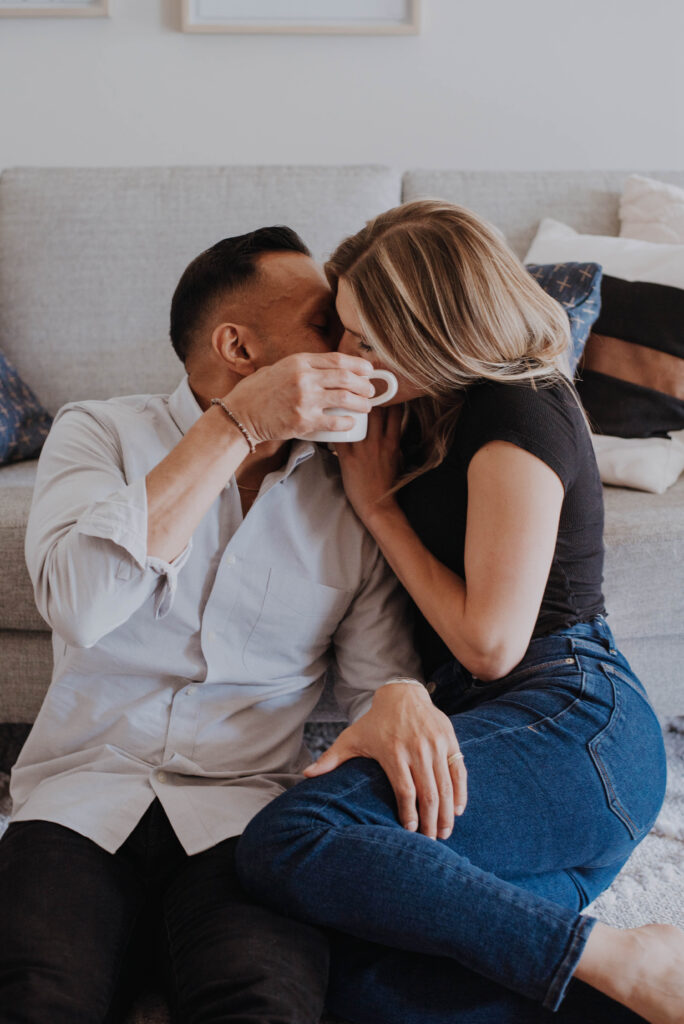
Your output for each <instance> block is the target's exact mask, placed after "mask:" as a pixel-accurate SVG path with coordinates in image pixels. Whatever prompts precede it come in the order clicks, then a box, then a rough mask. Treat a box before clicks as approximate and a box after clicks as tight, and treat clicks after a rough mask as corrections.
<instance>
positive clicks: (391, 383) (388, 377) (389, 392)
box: [369, 370, 399, 405]
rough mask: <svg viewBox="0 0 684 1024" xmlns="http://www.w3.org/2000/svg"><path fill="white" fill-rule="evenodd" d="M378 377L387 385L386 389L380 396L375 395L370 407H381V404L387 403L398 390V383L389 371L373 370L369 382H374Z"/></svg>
mask: <svg viewBox="0 0 684 1024" xmlns="http://www.w3.org/2000/svg"><path fill="white" fill-rule="evenodd" d="M376 377H379V378H380V380H384V381H385V382H386V384H387V388H386V390H385V391H383V393H382V394H381V395H376V396H375V398H371V400H370V404H371V405H382V403H383V402H389V400H390V398H394V396H395V395H396V393H397V390H398V388H399V382H398V381H397V378H396V377H395V376H394V374H393V373H390V371H389V370H374V371H373V373H372V374H371V375H370V378H369V380H374V379H375V378H376Z"/></svg>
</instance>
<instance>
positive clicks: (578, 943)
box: [542, 917, 597, 1012]
mask: <svg viewBox="0 0 684 1024" xmlns="http://www.w3.org/2000/svg"><path fill="white" fill-rule="evenodd" d="M596 923H597V922H596V918H595V917H582V918H580V920H579V922H578V924H577V927H576V928H575V929H573V932H572V934H571V936H570V941H569V943H568V947H567V949H566V951H565V953H564V954H563V958H562V960H561V962H560V964H559V965H558V967H557V968H556V972H555V974H554V976H553V979H552V981H551V984H550V985H549V988H548V991H547V993H546V996H545V997H544V1000H543V1003H542V1005H543V1007H544V1009H546V1010H551V1011H552V1012H555V1011H556V1010H557V1009H558V1007H559V1006H560V1004H561V1003H562V1002H563V999H564V998H565V993H566V991H567V988H568V985H569V984H570V982H571V981H572V978H573V975H574V973H575V971H576V970H577V964H578V963H579V962H580V958H581V956H582V953H583V952H584V947H585V946H586V944H587V939H588V938H589V935H590V933H591V930H592V929H593V927H594V925H595V924H596Z"/></svg>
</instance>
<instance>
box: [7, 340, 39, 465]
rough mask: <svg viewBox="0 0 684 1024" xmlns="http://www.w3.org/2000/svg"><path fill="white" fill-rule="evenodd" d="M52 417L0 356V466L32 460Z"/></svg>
mask: <svg viewBox="0 0 684 1024" xmlns="http://www.w3.org/2000/svg"><path fill="white" fill-rule="evenodd" d="M51 423H52V417H51V416H50V414H49V413H48V412H47V411H46V410H45V409H44V408H43V406H42V405H41V404H40V402H39V401H38V399H37V398H36V396H35V395H34V394H33V392H32V391H31V389H30V388H29V387H27V386H26V384H24V382H23V380H22V379H21V377H20V376H19V374H18V373H17V371H16V370H15V369H14V367H13V366H12V364H11V363H9V362H8V361H7V360H6V359H5V357H4V356H3V354H2V353H1V352H0V465H4V463H6V462H19V461H21V459H33V458H35V457H36V456H37V455H38V453H39V452H40V449H41V448H42V447H43V443H44V441H45V438H46V437H47V435H48V431H49V429H50V425H51Z"/></svg>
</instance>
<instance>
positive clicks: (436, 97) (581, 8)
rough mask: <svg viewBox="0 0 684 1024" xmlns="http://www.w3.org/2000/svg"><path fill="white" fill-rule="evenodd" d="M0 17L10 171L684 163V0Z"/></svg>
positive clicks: (132, 8) (173, 6) (145, 9)
mask: <svg viewBox="0 0 684 1024" xmlns="http://www.w3.org/2000/svg"><path fill="white" fill-rule="evenodd" d="M179 6H180V0H110V7H111V18H109V19H108V20H103V19H92V20H91V19H81V20H79V19H54V20H49V19H23V20H22V19H0V168H1V167H7V166H15V165H22V164H33V165H43V166H46V165H101V164H205V163H209V164H214V163H219V164H223V163H242V164H245V163H340V162H343V163H368V162H372V163H384V164H391V165H394V166H396V167H400V168H403V167H407V166H413V167H460V168H478V169H488V168H489V169H497V168H500V169H511V168H521V169H525V168H542V169H546V168H590V167H601V168H643V167H661V168H684V115H683V110H682V100H683V99H684V59H683V58H682V54H683V53H684V2H682V0H572V2H571V3H569V2H567V0H563V2H561V0H424V8H425V19H424V20H425V24H424V28H423V32H422V34H421V35H419V36H417V37H365V38H364V37H361V38H359V37H351V36H347V37H342V36H338V37H325V36H229V35H222V36H220V35H216V36H190V35H183V34H182V33H180V32H179V31H178V29H177V24H178V12H177V8H178V7H179Z"/></svg>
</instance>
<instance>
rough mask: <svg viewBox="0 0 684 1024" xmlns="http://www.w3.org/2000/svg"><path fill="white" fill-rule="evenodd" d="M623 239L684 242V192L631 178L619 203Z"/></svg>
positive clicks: (646, 180) (649, 179) (679, 189)
mask: <svg viewBox="0 0 684 1024" xmlns="http://www.w3.org/2000/svg"><path fill="white" fill-rule="evenodd" d="M620 237H621V238H641V239H643V241H645V242H684V189H682V188H677V186H676V185H666V184H665V182H663V181H653V179H652V178H645V177H644V176H643V175H642V174H632V175H630V177H629V178H628V179H627V181H626V182H625V187H624V190H623V193H622V198H621V200H620Z"/></svg>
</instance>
